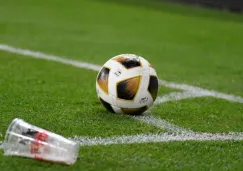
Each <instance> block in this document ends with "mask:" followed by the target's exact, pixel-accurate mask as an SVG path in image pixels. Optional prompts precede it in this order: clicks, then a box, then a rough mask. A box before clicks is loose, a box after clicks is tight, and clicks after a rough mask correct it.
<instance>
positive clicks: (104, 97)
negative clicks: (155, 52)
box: [96, 54, 158, 115]
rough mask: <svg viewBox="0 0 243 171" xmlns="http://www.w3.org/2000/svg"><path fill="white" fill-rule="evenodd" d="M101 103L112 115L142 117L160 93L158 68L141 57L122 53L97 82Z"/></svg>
mask: <svg viewBox="0 0 243 171" xmlns="http://www.w3.org/2000/svg"><path fill="white" fill-rule="evenodd" d="M96 90H97V94H98V97H99V99H100V102H101V103H102V105H103V106H104V107H105V108H106V109H107V110H108V111H110V112H113V113H124V114H130V115H139V114H142V113H143V112H145V111H146V110H147V109H148V108H150V107H151V106H152V105H153V103H154V101H155V99H156V97H157V94H158V78H157V74H156V71H155V69H154V68H152V66H151V65H150V63H149V62H148V61H147V60H145V59H144V58H143V57H141V56H137V55H134V54H122V55H118V56H115V57H113V58H111V59H110V60H108V61H107V62H106V63H105V64H104V65H103V66H102V68H101V70H100V71H99V73H98V76H97V79H96Z"/></svg>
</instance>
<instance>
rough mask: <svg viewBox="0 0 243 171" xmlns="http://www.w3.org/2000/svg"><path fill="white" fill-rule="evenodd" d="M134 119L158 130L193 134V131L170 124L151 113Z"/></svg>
mask: <svg viewBox="0 0 243 171" xmlns="http://www.w3.org/2000/svg"><path fill="white" fill-rule="evenodd" d="M133 118H134V119H135V120H138V121H140V122H144V123H146V124H149V125H153V126H155V127H157V128H160V129H165V130H167V131H168V132H174V133H185V132H192V131H191V130H187V129H184V128H181V127H179V126H177V125H174V124H172V123H169V122H168V121H166V120H163V119H161V118H159V117H156V116H153V115H152V114H151V113H146V114H145V115H141V116H134V117H133Z"/></svg>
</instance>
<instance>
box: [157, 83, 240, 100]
mask: <svg viewBox="0 0 243 171" xmlns="http://www.w3.org/2000/svg"><path fill="white" fill-rule="evenodd" d="M159 84H160V85H162V86H165V87H169V88H174V89H179V90H184V91H189V92H192V93H195V94H204V95H205V96H212V97H215V98H219V99H224V100H228V101H231V102H238V103H243V98H242V97H240V96H235V95H231V94H225V93H220V92H217V91H213V90H207V89H203V88H200V87H195V86H190V85H186V84H177V83H173V82H168V81H165V80H159Z"/></svg>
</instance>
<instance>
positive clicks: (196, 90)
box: [0, 44, 243, 103]
mask: <svg viewBox="0 0 243 171" xmlns="http://www.w3.org/2000/svg"><path fill="white" fill-rule="evenodd" d="M0 50H2V51H6V52H11V53H15V54H20V55H24V56H29V57H32V58H38V59H45V60H49V61H55V62H59V63H63V64H67V65H72V66H75V67H79V68H85V69H90V70H94V71H99V69H100V66H99V65H94V64H90V63H87V62H81V61H75V60H70V59H66V58H62V57H59V56H55V55H48V54H45V53H42V52H35V51H31V50H28V49H21V48H15V47H12V46H9V45H6V44H0ZM159 84H160V85H162V86H165V87H170V88H175V89H180V90H185V91H190V92H193V93H200V94H205V95H207V96H213V97H216V98H221V99H225V100H229V101H233V102H239V103H243V98H242V97H240V96H234V95H229V94H225V93H219V92H216V91H212V90H206V89H202V88H200V87H195V86H190V85H186V84H177V83H173V82H168V81H165V80H159Z"/></svg>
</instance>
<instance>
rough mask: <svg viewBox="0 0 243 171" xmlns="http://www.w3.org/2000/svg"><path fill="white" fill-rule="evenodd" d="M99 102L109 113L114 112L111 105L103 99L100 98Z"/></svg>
mask: <svg viewBox="0 0 243 171" xmlns="http://www.w3.org/2000/svg"><path fill="white" fill-rule="evenodd" d="M100 102H101V104H102V105H103V106H104V107H105V108H106V109H107V110H108V111H109V112H111V113H115V111H114V110H113V108H112V107H111V104H109V103H107V102H106V101H104V100H103V99H102V98H100Z"/></svg>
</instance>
